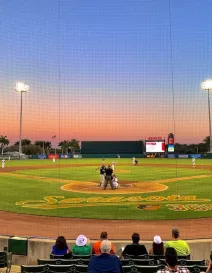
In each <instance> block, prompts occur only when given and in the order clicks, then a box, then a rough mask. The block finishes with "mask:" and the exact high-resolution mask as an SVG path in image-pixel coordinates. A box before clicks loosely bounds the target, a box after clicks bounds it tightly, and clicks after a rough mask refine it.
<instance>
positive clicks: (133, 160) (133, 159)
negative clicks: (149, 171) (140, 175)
mask: <svg viewBox="0 0 212 273" xmlns="http://www.w3.org/2000/svg"><path fill="white" fill-rule="evenodd" d="M132 162H133V165H135V157H134V156H133V158H132Z"/></svg>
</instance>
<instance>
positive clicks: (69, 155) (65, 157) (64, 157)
mask: <svg viewBox="0 0 212 273" xmlns="http://www.w3.org/2000/svg"><path fill="white" fill-rule="evenodd" d="M71 157H72V155H71V154H68V155H64V154H61V155H60V158H63V159H67V158H71Z"/></svg>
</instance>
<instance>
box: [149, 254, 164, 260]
mask: <svg viewBox="0 0 212 273" xmlns="http://www.w3.org/2000/svg"><path fill="white" fill-rule="evenodd" d="M149 259H154V260H160V259H163V260H165V256H164V255H149Z"/></svg>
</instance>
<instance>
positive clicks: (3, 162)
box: [1, 159, 5, 168]
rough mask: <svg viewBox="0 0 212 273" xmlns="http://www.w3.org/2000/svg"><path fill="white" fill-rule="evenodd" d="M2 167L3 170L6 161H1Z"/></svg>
mask: <svg viewBox="0 0 212 273" xmlns="http://www.w3.org/2000/svg"><path fill="white" fill-rule="evenodd" d="M1 167H2V168H4V167H5V160H4V159H2V161H1Z"/></svg>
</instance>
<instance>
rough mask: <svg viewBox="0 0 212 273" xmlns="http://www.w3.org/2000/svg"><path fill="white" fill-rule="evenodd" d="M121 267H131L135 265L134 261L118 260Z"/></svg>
mask: <svg viewBox="0 0 212 273" xmlns="http://www.w3.org/2000/svg"><path fill="white" fill-rule="evenodd" d="M120 262H121V265H122V266H132V265H135V263H134V261H133V260H132V259H124V260H120Z"/></svg>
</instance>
